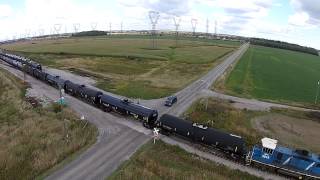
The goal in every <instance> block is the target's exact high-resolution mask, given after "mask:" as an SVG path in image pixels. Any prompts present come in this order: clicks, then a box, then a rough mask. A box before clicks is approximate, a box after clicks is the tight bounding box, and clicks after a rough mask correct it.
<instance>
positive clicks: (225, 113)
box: [184, 99, 320, 153]
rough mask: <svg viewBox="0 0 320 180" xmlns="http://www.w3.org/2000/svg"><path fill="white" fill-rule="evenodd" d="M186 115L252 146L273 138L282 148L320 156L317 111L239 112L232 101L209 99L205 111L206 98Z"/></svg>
mask: <svg viewBox="0 0 320 180" xmlns="http://www.w3.org/2000/svg"><path fill="white" fill-rule="evenodd" d="M184 116H185V117H187V119H189V120H191V121H193V122H197V123H201V124H205V125H207V126H209V127H213V128H217V129H221V130H224V131H225V132H229V133H232V134H237V135H240V136H242V137H244V138H245V139H246V142H247V144H248V145H250V146H252V145H254V144H257V143H259V142H260V139H261V138H262V137H270V138H274V139H277V140H279V142H280V144H282V145H286V146H289V147H294V148H300V149H307V150H310V151H312V152H315V153H320V142H319V138H320V132H319V129H320V118H319V117H320V113H318V112H313V113H312V112H300V111H293V110H281V109H272V110H271V112H260V111H250V110H239V109H236V108H235V107H233V104H232V102H229V101H224V100H218V99H209V100H208V107H207V109H206V99H200V100H199V101H198V102H196V103H194V104H193V105H192V106H191V107H190V109H189V110H188V111H187V112H186V113H185V115H184ZM306 139H308V141H306Z"/></svg>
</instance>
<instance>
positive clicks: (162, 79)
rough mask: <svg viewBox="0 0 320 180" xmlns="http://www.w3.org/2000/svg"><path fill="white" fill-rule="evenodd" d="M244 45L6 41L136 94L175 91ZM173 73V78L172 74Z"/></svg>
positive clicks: (170, 41) (53, 63) (51, 64)
mask: <svg viewBox="0 0 320 180" xmlns="http://www.w3.org/2000/svg"><path fill="white" fill-rule="evenodd" d="M238 46H239V43H237V42H230V41H222V40H221V41H217V40H212V41H209V40H207V41H204V40H199V41H195V40H194V41H191V40H188V39H187V40H180V41H179V44H178V46H177V47H175V40H173V39H165V38H163V39H158V40H157V48H156V49H151V48H150V47H151V40H150V39H147V38H129V37H126V38H106V37H93V38H92V37H90V38H89V37H82V38H69V39H58V40H45V41H44V40H43V41H28V42H20V43H16V44H10V45H6V46H1V47H2V48H5V49H8V50H13V51H17V52H18V53H22V54H23V55H25V56H28V57H30V58H32V59H34V60H36V61H38V62H40V63H42V64H44V65H46V66H49V67H54V68H59V69H65V70H69V71H72V72H74V73H78V74H81V75H84V76H90V77H93V78H95V79H96V80H97V84H96V85H97V87H99V88H102V89H104V90H106V91H110V92H113V93H116V94H120V95H124V96H127V97H133V98H144V99H151V98H159V97H164V96H167V95H170V94H172V93H174V92H176V91H177V90H179V89H181V88H183V87H185V86H186V85H188V84H189V83H191V82H192V81H194V80H195V79H197V78H199V77H200V76H201V75H203V74H205V73H206V72H208V70H210V69H211V68H212V67H214V66H215V65H216V64H217V63H219V62H220V61H221V60H223V58H224V56H225V55H227V54H229V53H230V52H232V51H233V50H234V49H235V48H237V47H238ZM173 77H174V78H173Z"/></svg>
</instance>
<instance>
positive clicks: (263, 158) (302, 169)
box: [248, 138, 320, 179]
mask: <svg viewBox="0 0 320 180" xmlns="http://www.w3.org/2000/svg"><path fill="white" fill-rule="evenodd" d="M248 161H249V163H252V164H254V165H256V166H263V167H267V168H270V169H273V170H275V171H277V172H279V173H282V174H286V175H290V176H294V177H297V178H299V179H302V178H306V179H308V178H313V179H320V155H316V154H314V153H310V152H308V151H306V150H295V149H290V148H287V147H284V146H281V145H278V141H277V140H275V139H270V138H263V139H261V144H257V145H255V146H254V147H253V148H252V151H250V152H249V154H248Z"/></svg>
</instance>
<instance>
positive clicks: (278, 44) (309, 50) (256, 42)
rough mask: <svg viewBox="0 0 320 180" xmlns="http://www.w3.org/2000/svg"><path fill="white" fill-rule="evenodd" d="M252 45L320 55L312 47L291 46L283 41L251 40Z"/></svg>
mask: <svg viewBox="0 0 320 180" xmlns="http://www.w3.org/2000/svg"><path fill="white" fill-rule="evenodd" d="M250 43H251V44H254V45H260V46H267V47H273V48H280V49H287V50H292V51H299V52H303V53H308V54H313V55H317V56H318V55H319V51H318V50H316V49H314V48H310V47H304V46H300V45H297V44H291V43H287V42H282V41H274V40H268V39H260V38H251V39H250Z"/></svg>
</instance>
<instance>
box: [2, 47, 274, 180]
mask: <svg viewBox="0 0 320 180" xmlns="http://www.w3.org/2000/svg"><path fill="white" fill-rule="evenodd" d="M248 47H249V44H244V45H242V46H241V47H240V48H239V49H238V50H237V51H235V52H234V53H233V54H231V55H230V56H229V57H227V58H226V60H225V61H223V62H222V63H221V64H220V65H218V66H216V67H215V68H213V69H212V70H211V71H210V72H208V73H207V74H206V75H205V76H204V77H202V78H201V79H199V80H197V81H195V82H193V83H191V84H190V85H189V86H187V87H186V88H185V89H183V90H181V91H179V92H177V93H176V95H177V96H178V99H179V100H178V103H177V104H175V105H174V106H173V107H171V108H167V107H165V106H163V102H164V99H157V100H142V101H141V104H143V105H146V106H149V107H153V108H156V109H158V111H159V114H160V115H161V114H164V113H169V114H173V115H176V116H179V115H181V114H182V113H183V112H184V111H185V110H187V109H188V108H189V106H190V105H191V104H192V103H193V102H194V101H196V100H197V99H198V98H199V97H201V96H202V95H203V94H201V93H200V92H203V91H205V90H208V89H209V88H210V87H211V84H212V83H213V82H214V81H215V80H216V79H217V78H218V77H219V76H220V75H222V74H223V72H224V71H225V70H226V69H227V68H228V67H229V66H230V65H231V64H233V63H235V62H236V61H237V60H238V59H239V58H240V57H241V56H242V55H243V54H244V53H245V51H246V50H247V48H248ZM0 66H1V67H3V68H5V69H8V70H9V71H10V72H12V73H14V74H16V75H17V76H18V77H20V78H21V77H22V73H21V72H20V71H17V70H15V69H13V68H9V67H7V66H4V65H1V64H0ZM59 74H60V73H59ZM61 74H63V76H64V77H65V78H66V79H68V78H67V77H71V76H72V78H74V79H78V80H79V81H80V82H88V83H89V84H90V83H91V81H90V79H89V80H88V79H87V78H86V79H83V81H82V78H83V77H74V76H75V75H70V76H69V75H68V74H66V73H61ZM27 81H28V82H29V83H30V84H31V85H32V88H33V89H36V90H37V91H38V92H39V94H41V95H44V96H48V97H49V98H50V99H57V98H58V91H57V90H55V89H54V88H52V87H50V86H47V85H46V84H44V83H42V82H40V81H37V80H36V79H34V78H32V77H30V76H28V80H27ZM66 98H67V102H68V104H69V106H70V107H71V108H72V109H74V110H75V111H76V112H78V113H79V114H82V115H84V116H85V117H86V118H87V119H88V120H89V121H91V122H92V123H93V124H95V125H96V126H97V127H98V129H99V137H98V141H97V142H96V143H95V144H94V145H93V146H92V147H90V148H89V149H88V150H87V151H86V152H84V153H83V154H82V155H80V157H78V158H77V159H75V160H74V161H72V162H71V163H69V164H67V165H66V166H65V167H63V168H62V169H59V170H58V171H56V172H54V173H53V174H51V175H50V176H49V177H47V179H50V180H51V179H52V180H53V179H59V180H61V179H103V178H105V177H106V176H108V175H110V174H111V173H112V172H113V171H114V170H115V169H116V168H117V167H118V166H119V165H120V164H121V163H122V162H123V161H124V160H126V159H128V158H129V157H130V156H131V155H132V154H133V153H134V152H135V151H136V150H137V149H138V148H139V147H140V146H141V145H142V144H144V143H145V142H147V141H148V140H149V139H150V138H151V135H150V134H151V131H150V130H147V129H145V128H143V127H142V126H141V124H140V123H139V122H135V121H133V120H131V119H130V120H127V119H125V118H124V117H122V116H117V115H115V114H109V113H104V112H102V111H100V110H99V109H96V108H94V107H92V106H89V105H87V104H85V103H81V102H80V101H79V100H77V99H75V98H73V97H70V96H67V97H66ZM162 139H163V140H164V141H165V142H167V143H169V144H174V145H178V146H180V147H181V148H183V149H185V150H187V151H189V152H193V153H196V154H198V155H199V156H201V157H204V158H207V159H211V160H214V161H217V162H219V163H221V164H224V165H227V166H230V167H231V168H233V169H239V170H242V171H245V172H248V173H250V174H253V175H256V176H260V177H263V178H265V179H278V178H279V177H278V176H275V175H270V174H267V173H261V171H258V170H256V169H251V168H245V167H244V166H242V165H240V164H234V163H233V164H232V163H231V164H232V165H231V164H230V161H227V160H224V159H221V158H220V159H219V158H217V157H216V156H214V155H212V154H208V153H203V152H201V151H199V150H196V149H194V148H192V147H191V146H188V145H187V144H186V142H183V141H180V140H176V139H171V138H168V137H165V136H162Z"/></svg>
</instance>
